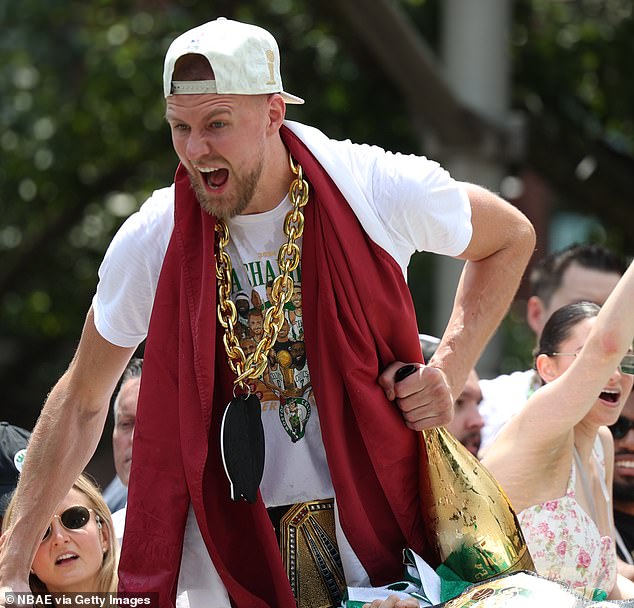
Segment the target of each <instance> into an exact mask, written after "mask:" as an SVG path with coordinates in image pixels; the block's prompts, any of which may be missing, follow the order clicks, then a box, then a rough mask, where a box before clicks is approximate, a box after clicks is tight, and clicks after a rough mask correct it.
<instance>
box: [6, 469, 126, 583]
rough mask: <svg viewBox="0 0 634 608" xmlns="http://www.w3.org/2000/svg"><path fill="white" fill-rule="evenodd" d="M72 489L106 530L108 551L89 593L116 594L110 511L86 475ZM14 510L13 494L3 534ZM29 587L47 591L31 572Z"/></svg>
mask: <svg viewBox="0 0 634 608" xmlns="http://www.w3.org/2000/svg"><path fill="white" fill-rule="evenodd" d="M72 489H74V490H77V491H78V492H80V493H81V494H83V495H84V496H85V497H86V498H87V499H88V502H89V504H90V507H91V508H92V510H93V511H94V512H95V516H97V517H98V518H99V519H98V520H97V521H98V522H99V523H100V524H101V526H104V527H105V528H106V529H107V530H108V539H107V540H108V549H107V550H106V551H105V552H104V554H103V561H102V563H101V568H100V569H99V573H98V575H97V585H96V587H97V588H96V589H91V591H94V592H96V593H106V592H116V590H117V583H118V578H117V567H118V561H119V543H118V542H117V538H116V536H115V533H114V525H113V523H112V515H111V514H110V509H108V505H106V502H105V501H104V499H103V497H102V496H101V492H100V491H99V487H98V486H97V484H96V483H95V482H94V481H93V480H92V479H91V478H90V477H89V476H88V475H87V474H86V473H82V474H81V475H80V476H79V478H78V479H77V481H76V482H75V483H74V484H73V488H72ZM14 509H15V494H14V496H13V497H12V498H11V502H10V503H9V506H8V507H7V511H6V513H5V516H4V521H3V522H2V531H3V532H4V531H5V530H6V529H7V528H8V527H9V525H10V523H11V520H12V519H13V511H14ZM29 586H30V587H31V591H33V592H34V593H46V592H47V591H48V589H47V588H46V585H45V584H44V583H43V582H42V581H41V580H40V579H39V578H38V577H37V575H36V574H34V573H33V572H31V574H30V575H29Z"/></svg>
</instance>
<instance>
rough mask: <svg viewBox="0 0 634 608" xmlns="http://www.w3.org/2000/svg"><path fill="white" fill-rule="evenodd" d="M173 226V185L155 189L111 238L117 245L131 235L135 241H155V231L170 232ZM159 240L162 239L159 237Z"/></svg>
mask: <svg viewBox="0 0 634 608" xmlns="http://www.w3.org/2000/svg"><path fill="white" fill-rule="evenodd" d="M173 227H174V185H173V184H172V185H171V186H168V187H166V188H161V189H159V190H155V191H154V192H152V194H151V195H150V196H149V197H148V198H147V199H146V200H145V202H144V203H143V204H142V205H141V207H139V209H138V210H137V211H136V212H135V213H133V214H132V215H130V217H128V219H127V220H126V221H125V222H124V223H123V225H122V226H121V228H120V229H119V233H118V234H117V236H116V237H115V239H114V240H113V244H115V245H118V242H119V241H128V240H129V237H130V236H133V238H134V240H135V241H138V242H140V241H143V240H146V239H149V240H151V241H152V242H157V233H164V234H165V235H166V236H167V235H169V234H171V231H172V228H173ZM159 240H160V241H161V242H162V241H163V240H164V239H159Z"/></svg>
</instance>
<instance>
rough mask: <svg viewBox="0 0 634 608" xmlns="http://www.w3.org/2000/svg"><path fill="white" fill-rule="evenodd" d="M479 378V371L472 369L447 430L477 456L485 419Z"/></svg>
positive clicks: (457, 400) (455, 404)
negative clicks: (481, 411)
mask: <svg viewBox="0 0 634 608" xmlns="http://www.w3.org/2000/svg"><path fill="white" fill-rule="evenodd" d="M479 380H480V379H479V378H478V373H477V372H476V371H475V369H472V370H471V372H470V373H469V376H468V377H467V382H466V383H465V385H464V388H463V389H462V392H461V393H460V395H458V398H457V399H456V402H455V403H454V415H453V420H452V421H451V422H450V423H449V424H447V425H446V428H447V430H448V431H449V432H450V433H451V434H452V435H453V436H454V437H455V438H456V439H457V440H458V441H459V442H460V443H462V445H464V446H465V447H466V448H467V449H468V450H469V451H470V452H471V453H472V454H473V455H474V456H475V457H477V456H478V452H479V450H480V442H481V435H480V432H481V431H482V427H483V426H484V419H483V418H482V415H481V414H480V403H481V401H482V391H481V390H480V383H479Z"/></svg>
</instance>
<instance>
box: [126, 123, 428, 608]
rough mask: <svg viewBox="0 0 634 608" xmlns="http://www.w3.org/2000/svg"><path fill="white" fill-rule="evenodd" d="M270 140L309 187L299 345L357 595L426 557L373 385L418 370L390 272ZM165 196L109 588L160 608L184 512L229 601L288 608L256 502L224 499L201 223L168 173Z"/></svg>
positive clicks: (399, 431) (403, 448) (211, 303)
mask: <svg viewBox="0 0 634 608" xmlns="http://www.w3.org/2000/svg"><path fill="white" fill-rule="evenodd" d="M282 136H283V139H284V142H285V144H286V145H287V147H288V148H289V150H290V151H291V153H292V154H293V157H294V158H295V159H296V160H297V161H298V162H299V163H300V164H301V165H302V167H303V169H304V173H305V175H306V177H307V179H308V181H309V183H310V186H311V200H310V202H309V203H308V205H307V206H306V207H305V216H306V226H305V231H304V241H303V250H302V294H303V298H302V299H303V302H304V306H303V308H304V334H305V342H306V351H307V357H308V362H309V366H310V373H311V381H312V384H313V387H314V391H315V398H316V403H317V406H318V408H319V415H320V420H321V426H322V436H323V439H324V445H325V449H326V455H327V459H328V464H329V468H330V471H331V477H332V480H333V484H334V487H335V493H336V496H337V501H338V508H339V515H340V519H341V524H342V527H343V529H344V531H345V533H346V536H347V538H348V540H349V541H350V544H351V545H352V547H353V549H354V550H355V553H356V554H357V555H358V556H359V558H360V559H361V562H362V563H363V565H364V567H365V568H366V570H367V572H368V574H369V575H370V578H371V580H372V584H374V585H382V584H386V583H388V582H390V581H394V580H397V579H399V578H400V577H401V576H402V561H401V551H402V549H403V548H404V547H412V548H413V549H414V550H416V551H417V552H419V553H421V554H423V555H425V556H426V557H427V558H428V559H431V560H432V561H433V559H434V557H433V556H432V555H430V554H429V552H428V546H427V543H426V542H425V531H424V526H423V522H422V518H421V514H420V507H419V504H420V496H419V473H420V471H419V462H420V458H421V455H420V454H419V450H420V449H421V448H420V442H419V440H418V437H417V436H416V434H415V433H413V432H411V431H410V430H408V429H407V428H406V427H405V425H404V423H403V419H402V417H401V414H400V412H399V411H398V409H397V408H396V406H395V405H394V404H393V403H391V402H389V401H387V399H386V398H385V395H384V393H383V390H382V389H381V388H380V387H379V386H378V384H377V381H376V380H377V376H378V375H379V373H380V372H381V371H382V369H384V368H385V367H386V366H387V365H388V364H389V363H391V362H392V361H394V360H400V361H405V362H410V361H421V360H422V359H421V351H420V345H419V342H418V330H417V325H416V318H415V314H414V308H413V305H412V301H411V297H410V294H409V290H408V288H407V285H406V283H405V281H404V279H403V276H402V273H401V270H400V268H399V267H398V265H397V264H396V262H395V261H394V260H393V258H391V256H389V255H388V254H387V253H386V252H385V251H384V250H382V249H381V248H380V247H378V246H377V245H376V244H374V243H373V242H372V241H371V240H370V239H369V237H368V236H367V235H366V233H365V232H364V231H363V229H362V227H361V226H360V224H359V222H358V220H357V218H356V216H355V215H354V213H353V212H352V210H351V209H350V207H349V206H348V205H347V203H346V201H345V200H344V198H343V196H342V195H341V193H340V192H339V190H338V189H337V187H336V186H335V185H334V183H333V182H332V180H331V179H330V177H329V176H328V175H327V174H326V172H325V171H324V170H323V168H322V167H321V166H320V165H319V163H318V162H317V161H316V160H315V158H314V157H313V155H312V154H311V153H310V151H309V150H308V149H307V148H306V146H305V145H304V144H303V143H302V142H301V141H299V140H298V139H297V137H296V136H295V135H293V134H292V133H291V132H290V131H289V130H288V129H286V128H283V130H282ZM175 184H176V205H175V228H174V232H173V235H172V238H171V240H170V243H169V246H168V249H167V253H166V256H165V261H164V263H163V268H162V271H161V276H160V279H159V283H158V287H157V293H156V297H155V302H154V307H153V311H152V317H151V321H150V329H149V333H148V340H147V344H146V349H145V362H144V368H143V377H142V382H141V394H140V398H139V406H138V412H137V422H136V428H135V438H134V452H133V460H132V472H131V484H130V491H129V496H128V516H127V521H126V531H125V541H124V545H123V551H122V557H121V564H120V581H121V582H120V589H121V590H125V591H159V594H160V602H161V606H171V605H173V598H174V594H175V591H176V583H177V579H178V572H179V565H180V555H181V551H182V538H183V531H184V526H185V521H186V516H187V508H188V504H189V501H190V500H191V503H192V505H193V508H194V511H195V514H196V517H197V520H198V524H199V526H200V529H201V533H202V536H203V539H204V541H205V545H206V546H207V549H208V551H209V554H210V555H211V558H212V560H213V562H214V565H215V566H216V568H217V570H218V572H219V574H220V577H221V578H222V580H223V583H224V584H225V586H226V588H227V591H228V593H229V595H230V597H231V600H232V603H233V604H234V605H235V606H238V607H241V608H242V607H244V608H247V607H248V608H259V607H264V606H271V607H276V608H278V607H288V608H291V607H293V606H294V605H295V603H294V599H293V597H292V594H291V591H290V585H289V584H288V580H287V579H286V576H285V573H284V571H283V568H282V564H281V560H280V556H279V551H278V549H277V544H276V539H275V535H274V533H273V530H272V527H271V525H270V522H269V520H268V516H267V512H266V509H265V508H264V505H263V504H262V501H261V499H260V500H258V502H257V503H256V504H253V505H250V504H247V503H244V502H239V503H234V502H232V501H231V500H230V499H229V484H228V481H227V479H226V476H225V473H224V469H223V466H222V460H221V456H220V437H219V434H220V421H221V418H222V413H223V411H224V408H225V406H226V404H227V403H228V401H229V399H230V398H231V381H232V378H231V374H230V371H229V368H228V366H227V364H226V357H225V353H224V348H223V346H222V330H221V329H219V327H218V325H217V322H216V313H215V310H216V283H215V272H214V267H215V266H214V256H213V245H214V240H213V234H214V224H215V221H214V218H213V217H210V216H209V215H207V214H206V213H204V212H203V211H202V210H201V209H200V206H199V205H198V203H197V201H196V199H195V195H194V193H193V191H192V190H191V188H190V186H189V180H188V177H187V174H186V172H185V170H184V169H183V168H182V167H179V169H178V171H177V173H176V179H175ZM216 354H218V356H216ZM423 456H424V455H423Z"/></svg>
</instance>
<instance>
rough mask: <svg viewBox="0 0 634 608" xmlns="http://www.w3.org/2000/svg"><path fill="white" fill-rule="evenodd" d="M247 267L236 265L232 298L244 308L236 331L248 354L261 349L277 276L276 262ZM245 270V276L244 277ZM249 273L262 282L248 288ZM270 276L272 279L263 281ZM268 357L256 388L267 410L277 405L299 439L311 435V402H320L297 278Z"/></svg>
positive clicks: (283, 420) (282, 419) (239, 308)
mask: <svg viewBox="0 0 634 608" xmlns="http://www.w3.org/2000/svg"><path fill="white" fill-rule="evenodd" d="M243 266H244V268H243V270H244V272H236V271H235V270H234V275H233V276H234V285H233V290H232V298H233V301H234V303H235V305H236V309H237V311H238V321H239V322H238V323H237V326H236V332H237V334H238V339H239V341H240V346H241V347H242V349H243V351H244V354H245V356H249V355H250V354H251V353H253V352H255V349H256V348H257V345H258V344H259V342H260V340H261V339H262V336H263V335H264V317H265V315H266V312H267V310H268V309H269V308H271V306H273V304H272V300H273V298H272V290H273V281H274V279H275V277H273V278H271V276H272V274H273V266H272V265H271V264H270V263H269V262H266V263H265V264H264V268H265V271H264V272H262V264H260V263H255V262H252V263H247V264H244V265H243ZM277 274H279V272H278V273H277ZM294 274H296V276H297V278H298V279H299V277H301V273H300V270H299V269H297V271H296V272H295V273H294ZM240 275H243V276H242V280H240ZM244 275H246V278H247V279H248V281H249V282H250V281H251V280H253V279H256V280H260V281H261V282H260V283H259V284H258V285H257V286H251V285H248V286H247V289H245V277H244ZM264 278H267V279H268V280H267V281H266V282H263V279H264ZM294 278H295V277H294ZM257 287H259V290H258V289H257ZM263 288H264V289H263ZM267 359H268V364H267V366H266V369H265V370H264V373H263V374H262V376H261V377H260V378H258V380H257V381H256V382H254V386H253V390H254V392H255V393H256V394H257V395H258V397H259V398H260V401H261V402H262V404H263V411H267V410H272V409H273V408H274V407H275V408H276V409H277V410H278V413H279V417H280V422H281V424H282V426H283V428H284V430H285V431H286V433H287V434H288V436H289V437H290V439H291V441H292V442H293V443H295V442H297V441H299V440H300V439H302V438H303V437H304V435H305V432H306V425H307V423H308V420H309V418H310V413H311V409H312V408H311V401H312V402H313V403H314V397H313V395H312V385H311V382H310V373H309V371H308V362H307V360H306V346H305V344H304V323H303V312H302V286H301V282H299V280H297V281H295V282H294V286H293V295H292V297H291V299H290V301H289V302H287V303H286V304H285V306H284V321H283V322H282V326H281V327H280V330H279V332H278V335H277V339H276V341H275V343H274V344H273V345H272V346H271V348H270V349H269V352H268V353H267ZM271 402H274V404H275V405H273V403H271Z"/></svg>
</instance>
